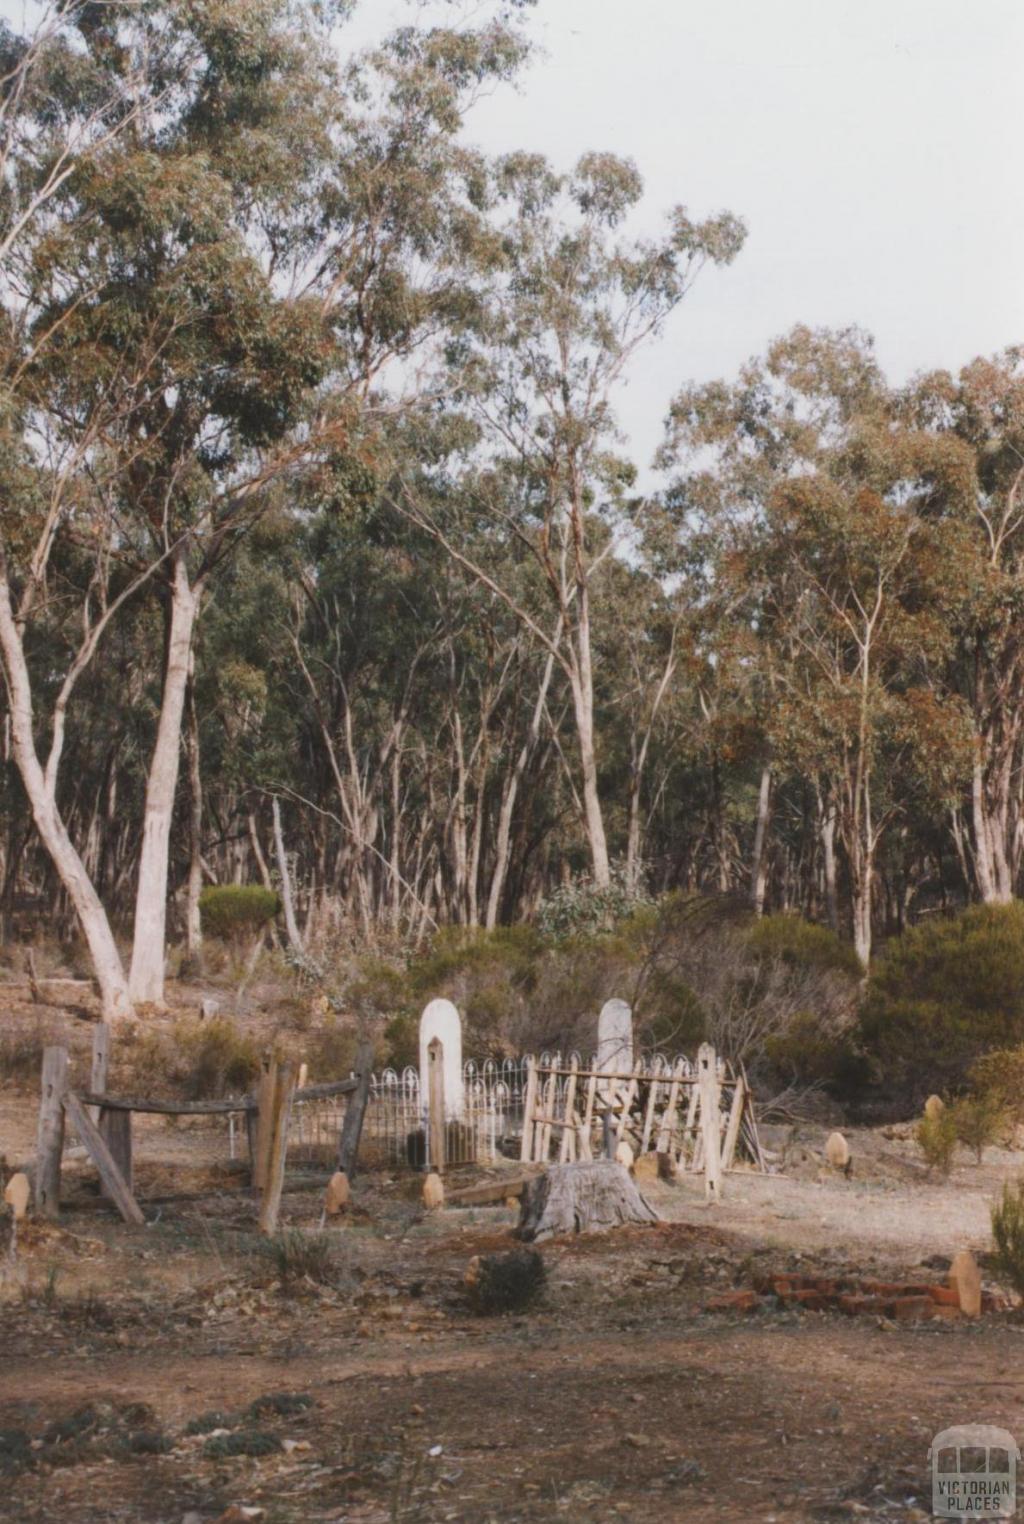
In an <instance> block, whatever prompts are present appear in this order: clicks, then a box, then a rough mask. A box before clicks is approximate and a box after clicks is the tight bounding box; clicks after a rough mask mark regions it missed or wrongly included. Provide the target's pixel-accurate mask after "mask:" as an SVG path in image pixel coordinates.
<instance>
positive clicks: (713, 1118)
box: [697, 1042, 722, 1203]
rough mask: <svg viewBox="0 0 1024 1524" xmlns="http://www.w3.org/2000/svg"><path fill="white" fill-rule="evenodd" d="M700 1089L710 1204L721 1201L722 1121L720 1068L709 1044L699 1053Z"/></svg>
mask: <svg viewBox="0 0 1024 1524" xmlns="http://www.w3.org/2000/svg"><path fill="white" fill-rule="evenodd" d="M697 1081H698V1084H699V1086H700V1127H701V1138H702V1141H703V1144H704V1196H705V1198H706V1200H707V1201H709V1202H712V1203H714V1202H716V1201H720V1200H721V1199H722V1118H721V1112H720V1105H719V1087H718V1065H717V1060H716V1058H715V1050H714V1048H713V1047H712V1046H711V1044H710V1043H708V1042H705V1043H701V1045H700V1048H699V1049H698V1051H697Z"/></svg>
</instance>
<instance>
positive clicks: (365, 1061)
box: [303, 1042, 373, 1180]
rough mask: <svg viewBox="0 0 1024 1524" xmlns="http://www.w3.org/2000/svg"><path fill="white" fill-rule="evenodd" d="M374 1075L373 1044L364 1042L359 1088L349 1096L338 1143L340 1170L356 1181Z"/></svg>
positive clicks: (359, 1056) (358, 1069) (358, 1066)
mask: <svg viewBox="0 0 1024 1524" xmlns="http://www.w3.org/2000/svg"><path fill="white" fill-rule="evenodd" d="M303 1067H305V1066H303ZM372 1073H373V1043H372V1042H362V1043H360V1044H359V1051H358V1052H357V1054H356V1080H357V1088H356V1089H355V1090H354V1091H353V1092H352V1094H351V1095H350V1096H349V1098H348V1101H347V1103H346V1105H345V1116H344V1120H343V1121H342V1124H341V1138H340V1140H339V1142H338V1168H339V1169H340V1170H344V1171H345V1174H346V1175H347V1176H348V1178H349V1180H354V1179H355V1173H356V1156H357V1155H358V1153H359V1139H360V1137H361V1136H362V1131H363V1118H364V1116H365V1115H366V1103H367V1101H368V1100H369V1098H370V1078H371V1076H372Z"/></svg>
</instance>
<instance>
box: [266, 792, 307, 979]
mask: <svg viewBox="0 0 1024 1524" xmlns="http://www.w3.org/2000/svg"><path fill="white" fill-rule="evenodd" d="M270 803H271V809H272V810H273V813H274V854H275V856H276V857H277V871H278V874H279V875H280V878H281V901H282V904H283V906H284V929H285V932H286V933H287V936H288V946H289V947H290V948H291V950H292V952H293V953H297V954H299V955H300V956H301V954H302V953H303V951H304V949H303V946H302V938H301V936H300V935H299V923H298V921H297V920H296V919H295V899H294V897H293V895H292V876H291V873H290V872H289V869H288V854H287V853H286V852H285V849H284V833H283V832H282V830H281V806H280V804H279V803H278V799H277V795H276V794H275V795H274V797H273V799H272V800H271V801H270ZM310 901H311V903H312V896H311V897H310Z"/></svg>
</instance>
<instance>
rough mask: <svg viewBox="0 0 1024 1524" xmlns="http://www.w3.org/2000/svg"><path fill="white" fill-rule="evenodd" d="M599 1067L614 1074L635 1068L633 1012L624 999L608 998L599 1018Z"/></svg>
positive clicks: (626, 1072)
mask: <svg viewBox="0 0 1024 1524" xmlns="http://www.w3.org/2000/svg"><path fill="white" fill-rule="evenodd" d="M597 1067H598V1069H600V1070H602V1071H605V1072H611V1073H613V1074H629V1073H630V1072H631V1070H632V1068H633V1012H632V1010H631V1009H630V1007H629V1006H628V1005H627V1004H626V1002H625V1001H624V1000H606V1001H605V1003H604V1005H603V1006H602V1007H601V1014H600V1015H599V1016H598V1018H597Z"/></svg>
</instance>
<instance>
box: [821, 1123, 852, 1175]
mask: <svg viewBox="0 0 1024 1524" xmlns="http://www.w3.org/2000/svg"><path fill="white" fill-rule="evenodd" d="M825 1158H826V1159H827V1160H828V1162H829V1164H831V1166H832V1168H833V1169H846V1168H847V1166H848V1165H849V1163H850V1145H849V1143H847V1141H846V1139H845V1138H844V1137H843V1135H842V1133H841V1132H833V1133H831V1134H830V1135H829V1139H828V1142H827V1143H826V1144H825Z"/></svg>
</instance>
